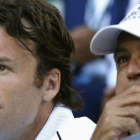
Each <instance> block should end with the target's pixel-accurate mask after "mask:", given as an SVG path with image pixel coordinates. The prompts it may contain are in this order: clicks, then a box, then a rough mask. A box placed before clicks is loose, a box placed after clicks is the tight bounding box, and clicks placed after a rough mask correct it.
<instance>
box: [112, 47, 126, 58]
mask: <svg viewBox="0 0 140 140" xmlns="http://www.w3.org/2000/svg"><path fill="white" fill-rule="evenodd" d="M121 52H128V51H127V49H126V48H125V47H123V48H117V49H116V50H115V52H114V58H115V57H116V55H117V54H118V53H121Z"/></svg>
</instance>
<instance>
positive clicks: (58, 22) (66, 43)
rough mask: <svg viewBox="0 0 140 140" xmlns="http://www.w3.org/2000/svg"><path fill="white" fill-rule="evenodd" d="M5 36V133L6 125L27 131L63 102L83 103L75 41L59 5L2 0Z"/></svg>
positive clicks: (1, 53) (1, 124) (1, 42)
mask: <svg viewBox="0 0 140 140" xmlns="http://www.w3.org/2000/svg"><path fill="white" fill-rule="evenodd" d="M0 38H1V39H0V72H1V74H0V81H1V84H0V136H1V138H2V135H1V134H2V133H3V132H4V131H5V130H6V131H7V133H8V130H9V131H10V130H11V131H12V132H13V133H12V134H14V132H16V131H18V130H19V132H21V131H22V132H24V130H25V129H26V130H27V131H28V129H31V126H33V125H35V122H37V120H38V118H42V120H44V121H46V120H47V117H48V116H49V114H50V112H51V110H52V108H53V107H54V105H55V104H57V103H63V104H64V105H65V106H66V107H68V108H71V109H79V107H80V105H79V103H77V98H76V97H77V96H76V92H75V91H74V90H73V89H72V88H71V80H72V74H71V72H70V68H71V63H70V56H71V53H72V52H73V51H74V45H73V41H72V39H71V37H70V35H69V33H68V30H67V29H66V27H65V25H64V22H63V19H62V17H61V15H60V13H59V11H58V10H57V9H56V8H55V7H53V6H52V5H50V4H48V3H46V2H44V1H43V0H1V1H0ZM47 109H48V111H47ZM45 111H46V113H45ZM13 112H14V114H12V113H13ZM42 112H44V114H43V113H42ZM45 114H47V115H46V116H45ZM3 120H5V121H3ZM40 124H41V123H40ZM42 124H43V123H42ZM13 127H14V128H15V129H13ZM10 133H11V132H9V134H10ZM6 135H7V134H6ZM6 137H7V138H8V135H7V136H6ZM6 137H5V136H3V139H6ZM17 137H18V136H17ZM14 139H16V138H14Z"/></svg>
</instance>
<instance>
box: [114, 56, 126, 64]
mask: <svg viewBox="0 0 140 140" xmlns="http://www.w3.org/2000/svg"><path fill="white" fill-rule="evenodd" d="M128 60H129V57H128V56H126V55H121V56H118V57H117V58H116V63H117V65H124V64H126V63H127V62H128Z"/></svg>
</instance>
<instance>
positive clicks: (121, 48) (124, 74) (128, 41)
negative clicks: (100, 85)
mask: <svg viewBox="0 0 140 140" xmlns="http://www.w3.org/2000/svg"><path fill="white" fill-rule="evenodd" d="M139 25H140V4H138V5H136V6H135V7H134V8H132V10H131V11H130V12H129V13H128V14H127V15H126V17H125V18H124V19H123V20H122V21H121V22H120V23H119V24H118V25H111V26H108V27H105V28H103V29H101V30H100V31H99V32H98V33H97V34H96V35H95V36H94V37H93V39H92V42H91V51H92V52H93V53H94V54H96V55H105V54H109V53H114V58H115V62H116V66H117V72H118V74H117V85H116V94H121V93H122V92H123V91H124V90H126V89H127V88H128V87H130V86H132V85H136V84H140V79H139V76H140V64H139V62H140V55H139V54H140V28H139Z"/></svg>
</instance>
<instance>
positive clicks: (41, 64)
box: [0, 0, 81, 110]
mask: <svg viewBox="0 0 140 140" xmlns="http://www.w3.org/2000/svg"><path fill="white" fill-rule="evenodd" d="M23 19H24V20H25V21H27V22H28V23H29V24H30V27H26V26H25V25H24V24H23ZM0 27H2V28H4V29H5V31H6V32H7V33H8V34H9V35H10V36H11V37H13V38H14V39H16V40H18V41H20V42H21V43H22V44H23V45H24V49H26V50H28V51H30V52H31V53H32V54H33V55H35V57H36V59H37V62H38V66H37V69H36V80H35V81H36V86H37V87H38V88H40V87H41V86H42V84H43V81H44V77H45V76H46V75H47V72H48V71H50V70H51V69H53V68H58V69H59V70H60V71H61V85H60V90H59V92H58V94H57V95H56V97H55V98H54V100H53V102H54V104H57V103H63V104H64V105H65V106H66V107H68V108H70V109H72V110H78V109H80V108H81V103H80V102H79V101H80V100H79V96H77V92H75V91H74V90H73V89H72V88H71V83H72V78H73V76H72V74H71V59H70V56H71V53H72V52H73V51H74V43H73V40H72V38H71V36H70V34H69V32H68V30H67V28H66V26H65V24H64V21H63V19H62V17H61V14H60V13H59V11H58V10H57V8H55V7H54V6H52V5H51V4H49V3H47V2H45V1H43V0H0ZM26 39H30V40H32V41H34V42H36V44H37V45H36V46H35V53H33V52H32V51H31V50H30V49H29V47H28V45H26V42H25V40H26Z"/></svg>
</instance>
